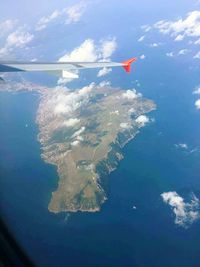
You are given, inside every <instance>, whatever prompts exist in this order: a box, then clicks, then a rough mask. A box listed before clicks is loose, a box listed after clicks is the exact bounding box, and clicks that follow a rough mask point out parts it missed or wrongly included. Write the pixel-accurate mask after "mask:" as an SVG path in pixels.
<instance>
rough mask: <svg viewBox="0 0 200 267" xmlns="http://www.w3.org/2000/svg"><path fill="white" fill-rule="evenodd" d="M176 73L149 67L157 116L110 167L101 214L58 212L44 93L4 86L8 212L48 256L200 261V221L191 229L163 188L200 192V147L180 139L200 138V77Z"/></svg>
mask: <svg viewBox="0 0 200 267" xmlns="http://www.w3.org/2000/svg"><path fill="white" fill-rule="evenodd" d="M175 67H177V66H175ZM165 68H166V66H165ZM162 71H163V70H162V68H160V70H159V72H160V73H157V75H158V77H159V75H163V73H162ZM170 73H171V77H170V74H169V75H168V76H163V77H162V81H163V84H165V85H159V81H156V82H155V79H154V77H152V76H147V73H145V69H144V73H143V74H142V75H144V76H145V77H146V78H145V79H143V77H142V76H141V77H139V78H140V79H141V80H144V81H145V82H143V86H142V89H141V91H142V93H143V94H144V95H145V96H147V97H150V98H152V99H154V100H155V102H156V103H157V105H158V109H157V111H154V112H152V113H151V115H150V116H151V117H154V118H155V122H154V123H151V125H149V126H146V127H145V128H144V129H142V130H141V133H140V134H138V135H137V136H136V138H135V139H134V140H132V141H131V142H130V143H129V144H128V145H127V146H126V147H125V148H124V149H123V152H124V155H125V158H124V160H122V161H121V162H120V164H119V166H118V168H117V170H115V171H114V172H113V173H111V174H110V175H109V177H108V179H109V182H110V189H109V198H108V201H107V202H106V203H105V204H104V205H103V207H102V211H101V212H100V213H95V214H87V213H77V214H72V215H69V216H67V215H66V214H59V215H54V214H51V213H49V212H48V210H47V205H48V201H49V199H50V195H51V192H52V190H54V189H55V187H56V183H57V179H58V177H57V175H56V170H55V168H54V167H53V166H51V165H47V164H45V163H44V162H43V161H42V160H41V159H40V145H39V143H38V142H37V133H38V129H37V126H36V124H35V115H36V110H37V106H38V103H39V98H38V96H37V95H34V94H32V93H19V94H11V93H7V92H5V93H1V95H0V133H1V143H0V164H1V165H0V169H1V173H0V175H1V180H0V183H1V187H0V188H1V204H0V205H1V212H2V215H3V218H4V219H5V220H6V222H7V223H8V225H9V227H10V229H11V230H12V232H13V234H14V235H15V236H16V238H17V240H18V241H19V242H20V243H21V244H22V246H23V247H24V249H25V250H26V252H27V253H28V255H29V256H30V257H31V258H32V259H33V261H34V262H35V263H36V264H37V265H38V266H41V267H43V266H50V267H51V266H52V267H53V266H61V267H62V266H137V267H143V266H145V267H146V266H148V267H151V266H152V267H155V266H164V267H165V266H166V267H168V266H170V267H173V266H182V267H188V266H190V267H193V266H195V267H196V266H198V264H199V262H200V235H199V232H200V222H196V223H194V224H193V225H192V226H191V227H190V228H188V229H187V230H186V229H184V228H180V227H178V226H177V225H175V224H174V216H173V213H172V211H171V209H170V208H169V206H167V205H165V204H164V203H163V201H162V199H161V197H160V194H161V193H163V192H165V191H177V192H178V193H179V194H180V195H181V196H185V197H187V196H188V195H189V194H190V193H191V192H194V193H195V194H196V196H197V197H200V189H199V188H200V179H199V173H200V164H199V159H200V155H199V154H198V153H194V154H188V153H186V152H184V151H182V150H178V149H175V147H174V144H175V143H179V142H186V143H188V145H189V147H190V148H191V149H192V148H195V147H200V141H199V136H200V124H199V123H197V122H199V114H198V113H197V112H196V111H195V109H194V106H193V105H194V103H193V102H194V96H193V95H192V88H193V84H192V83H193V82H194V81H195V79H196V77H195V74H194V75H193V76H192V75H191V76H190V79H189V78H188V77H184V75H183V74H184V69H183V70H182V71H181V72H180V74H178V75H177V76H176V80H174V81H173V85H172V84H170V86H167V85H166V84H168V81H169V79H173V70H172V71H171V72H170ZM158 80H159V79H158ZM116 82H117V78H116ZM180 90H181V93H180ZM26 124H27V127H26ZM133 206H136V207H137V209H133V208H132V207H133Z"/></svg>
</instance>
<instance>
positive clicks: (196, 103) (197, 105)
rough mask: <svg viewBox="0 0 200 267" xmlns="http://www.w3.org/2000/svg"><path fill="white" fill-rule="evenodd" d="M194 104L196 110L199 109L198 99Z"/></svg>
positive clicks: (199, 102) (199, 100)
mask: <svg viewBox="0 0 200 267" xmlns="http://www.w3.org/2000/svg"><path fill="white" fill-rule="evenodd" d="M194 104H195V107H196V108H197V109H200V98H199V99H197V100H196V101H195V103H194Z"/></svg>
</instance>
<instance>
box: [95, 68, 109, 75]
mask: <svg viewBox="0 0 200 267" xmlns="http://www.w3.org/2000/svg"><path fill="white" fill-rule="evenodd" d="M111 71H112V69H111V68H105V67H104V68H103V69H100V70H99V72H98V73H97V77H102V76H105V75H107V74H108V73H110V72H111Z"/></svg>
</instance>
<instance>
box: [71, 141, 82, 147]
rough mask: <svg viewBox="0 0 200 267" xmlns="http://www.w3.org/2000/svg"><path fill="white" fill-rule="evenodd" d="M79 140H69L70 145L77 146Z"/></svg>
mask: <svg viewBox="0 0 200 267" xmlns="http://www.w3.org/2000/svg"><path fill="white" fill-rule="evenodd" d="M79 143H80V141H79V140H75V141H73V142H71V146H77V145H79Z"/></svg>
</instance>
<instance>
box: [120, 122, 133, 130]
mask: <svg viewBox="0 0 200 267" xmlns="http://www.w3.org/2000/svg"><path fill="white" fill-rule="evenodd" d="M119 126H120V127H121V128H122V129H125V130H128V129H131V128H132V126H131V125H130V123H127V122H122V123H120V125H119Z"/></svg>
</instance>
